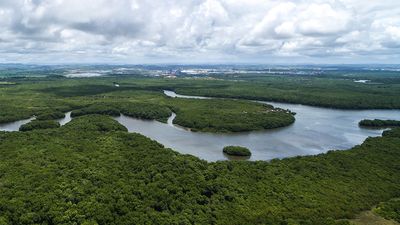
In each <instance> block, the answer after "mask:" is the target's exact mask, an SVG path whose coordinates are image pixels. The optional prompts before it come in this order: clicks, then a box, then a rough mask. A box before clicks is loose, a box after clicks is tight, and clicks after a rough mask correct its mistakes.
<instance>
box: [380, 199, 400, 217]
mask: <svg viewBox="0 0 400 225" xmlns="http://www.w3.org/2000/svg"><path fill="white" fill-rule="evenodd" d="M374 212H375V213H377V214H379V215H381V216H382V217H384V218H385V219H389V220H395V221H397V222H399V223H400V199H399V198H396V199H391V200H389V201H387V202H383V203H380V204H379V205H378V206H377V207H376V208H375V210H374Z"/></svg>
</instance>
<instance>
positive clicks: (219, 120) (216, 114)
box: [172, 99, 295, 132]
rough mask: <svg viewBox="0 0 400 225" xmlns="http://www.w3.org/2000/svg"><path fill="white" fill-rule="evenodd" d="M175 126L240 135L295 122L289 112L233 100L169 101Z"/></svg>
mask: <svg viewBox="0 0 400 225" xmlns="http://www.w3.org/2000/svg"><path fill="white" fill-rule="evenodd" d="M172 103H173V104H172V107H173V109H174V111H175V112H176V114H177V116H176V118H175V120H174V123H175V124H178V125H180V126H183V127H187V128H190V129H191V130H192V131H205V132H243V131H252V130H262V129H272V128H278V127H284V126H288V125H290V124H292V123H293V122H294V121H295V118H294V116H293V115H292V113H291V112H290V111H286V110H283V109H279V108H274V107H273V106H271V105H266V104H261V103H253V102H248V101H237V100H222V99H211V100H193V99H173V102H172Z"/></svg>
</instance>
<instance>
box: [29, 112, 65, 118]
mask: <svg viewBox="0 0 400 225" xmlns="http://www.w3.org/2000/svg"><path fill="white" fill-rule="evenodd" d="M64 117H65V114H64V113H63V112H60V111H53V112H45V113H42V114H40V115H38V116H37V117H36V119H37V120H56V119H62V118H64Z"/></svg>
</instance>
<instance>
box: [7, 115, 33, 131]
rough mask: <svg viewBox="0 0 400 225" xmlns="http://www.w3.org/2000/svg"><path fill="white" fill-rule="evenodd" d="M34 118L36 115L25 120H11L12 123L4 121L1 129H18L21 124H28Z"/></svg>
mask: <svg viewBox="0 0 400 225" xmlns="http://www.w3.org/2000/svg"><path fill="white" fill-rule="evenodd" d="M34 119H35V117H32V118H29V119H25V120H18V121H15V122H10V123H2V124H0V131H18V130H19V127H20V126H22V125H24V124H27V123H29V122H31V121H32V120H34Z"/></svg>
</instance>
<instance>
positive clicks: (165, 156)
mask: <svg viewBox="0 0 400 225" xmlns="http://www.w3.org/2000/svg"><path fill="white" fill-rule="evenodd" d="M83 130H84V131H85V132H82V131H83ZM0 140H1V141H0V154H1V156H2V157H1V158H0V174H1V194H0V209H1V211H0V221H1V222H2V223H3V224H321V225H322V224H346V223H347V222H346V219H348V218H352V217H353V216H355V215H356V214H357V213H359V212H360V211H363V210H367V209H370V208H372V207H373V206H374V205H376V204H378V203H380V202H385V201H387V200H389V199H391V198H394V197H398V196H399V195H400V192H399V191H400V189H399V186H400V171H399V167H398V165H399V164H398V162H399V160H400V154H399V153H400V132H399V129H397V130H395V131H393V132H387V133H385V135H384V137H377V138H369V139H367V140H366V141H365V143H364V144H362V145H360V146H356V147H354V148H353V149H350V150H347V151H330V152H328V153H327V154H321V155H316V156H306V157H295V158H289V159H282V160H272V161H271V162H263V161H257V162H248V161H221V162H216V163H207V162H205V161H202V160H199V159H197V158H196V157H193V156H188V155H181V154H179V153H177V152H175V151H173V150H171V149H165V148H164V147H163V146H162V145H160V144H158V143H157V142H155V141H151V140H150V139H148V138H146V137H144V136H142V135H139V134H130V133H128V132H126V128H124V127H123V126H122V125H120V124H118V123H117V122H116V121H114V120H112V119H111V118H110V117H108V116H102V115H97V116H96V115H87V116H81V117H77V118H76V119H73V120H72V121H71V122H70V123H68V124H67V125H65V126H63V127H61V128H53V129H44V130H34V131H28V132H1V133H0ZM355 190H357V191H355Z"/></svg>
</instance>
